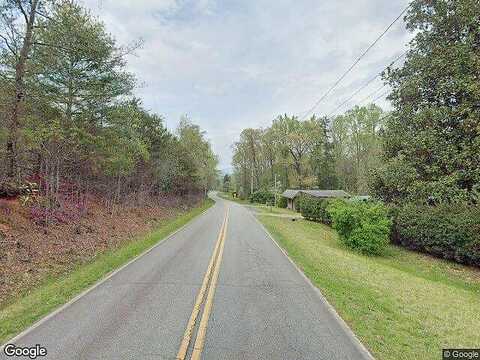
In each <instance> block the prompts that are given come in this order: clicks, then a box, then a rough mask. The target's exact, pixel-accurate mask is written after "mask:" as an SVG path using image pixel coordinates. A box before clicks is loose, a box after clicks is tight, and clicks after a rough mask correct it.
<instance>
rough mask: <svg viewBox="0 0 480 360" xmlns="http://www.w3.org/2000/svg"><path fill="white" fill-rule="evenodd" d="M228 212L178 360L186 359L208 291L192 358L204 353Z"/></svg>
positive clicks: (189, 321)
mask: <svg viewBox="0 0 480 360" xmlns="http://www.w3.org/2000/svg"><path fill="white" fill-rule="evenodd" d="M228 212H229V209H228V208H227V210H226V211H225V217H224V218H223V223H222V227H221V228H220V233H219V234H218V239H217V242H216V244H215V248H214V250H213V254H212V257H211V258H210V262H209V264H208V268H207V272H206V273H205V276H204V277H203V282H202V286H201V287H200V291H199V292H198V294H197V297H196V299H195V305H194V306H193V311H192V314H191V315H190V319H189V320H188V324H187V329H186V330H185V334H184V335H183V339H182V342H181V344H180V349H179V350H178V354H177V357H176V359H177V360H185V358H186V356H187V352H188V346H189V345H190V341H191V339H192V335H193V330H194V328H195V322H196V320H197V317H198V314H199V313H200V310H201V307H202V303H203V300H204V298H205V293H206V292H207V288H208V293H207V298H206V300H205V308H204V310H203V314H202V318H201V320H200V325H199V327H198V332H197V337H196V339H195V343H194V345H193V352H192V356H191V358H190V359H192V360H200V358H201V355H202V350H203V346H204V344H205V335H206V333H207V326H208V319H209V317H210V313H211V311H212V305H213V297H214V295H215V288H216V286H217V282H218V274H219V272H220V264H221V262H222V256H223V248H224V245H225V236H226V233H227V225H228Z"/></svg>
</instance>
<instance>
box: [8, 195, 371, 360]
mask: <svg viewBox="0 0 480 360" xmlns="http://www.w3.org/2000/svg"><path fill="white" fill-rule="evenodd" d="M215 199H216V200H217V203H216V205H215V206H214V207H212V208H211V209H209V210H208V211H207V212H206V213H204V214H203V215H201V216H200V217H198V218H196V219H195V220H193V221H192V222H191V223H190V224H188V225H187V226H186V227H184V228H183V229H182V230H180V231H179V232H177V233H176V234H174V235H173V236H171V237H170V238H169V239H167V240H165V241H164V242H162V243H160V244H159V245H158V246H156V247H155V248H153V249H152V250H151V251H150V252H148V253H147V254H146V255H144V256H142V257H140V258H139V259H137V260H136V261H134V262H132V263H131V264H130V265H128V266H126V267H124V268H123V269H122V270H121V271H119V272H117V273H116V274H115V275H113V276H112V277H110V278H109V279H108V280H106V281H104V282H103V283H101V284H100V285H98V286H96V287H95V288H94V289H92V290H91V291H89V292H88V293H87V294H86V295H84V296H82V297H80V298H79V299H78V300H76V301H75V302H74V303H72V304H70V305H69V306H67V307H65V308H64V309H62V311H60V312H57V313H56V314H55V315H54V316H51V317H49V318H48V319H47V320H45V321H42V322H41V323H40V324H39V325H37V326H36V327H34V328H33V329H30V330H29V331H27V332H26V333H25V334H24V335H22V336H21V337H19V338H17V339H15V344H17V345H21V346H25V345H29V346H33V345H35V344H40V345H42V346H44V347H46V348H47V351H48V355H47V356H46V357H45V358H46V359H62V360H63V359H88V360H90V359H112V360H113V359H115V360H118V359H176V358H177V354H179V350H180V349H181V344H182V339H184V338H185V334H186V330H187V329H188V328H189V320H191V318H192V312H194V309H195V304H196V303H197V305H198V301H199V299H200V300H201V303H200V307H199V308H198V309H199V311H198V316H196V322H195V326H193V327H192V328H191V332H190V335H191V336H190V339H189V340H190V341H187V344H188V349H187V350H188V351H187V353H186V358H187V359H189V358H190V357H191V356H192V351H193V348H194V346H195V345H196V344H200V345H202V344H203V346H200V347H199V349H197V351H196V353H197V355H201V357H202V359H207V360H210V359H212V360H213V359H221V360H225V359H289V360H290V359H295V360H296V359H315V360H317V359H327V360H334V359H342V360H343V359H355V360H357V359H367V358H369V355H368V353H367V352H366V351H365V350H364V348H363V347H362V346H361V345H360V344H359V343H358V341H357V340H356V339H355V338H354V337H353V336H352V334H351V332H350V331H349V330H348V329H347V328H346V327H345V325H344V324H342V322H341V321H339V320H338V318H337V317H336V316H335V315H334V314H333V313H332V311H331V310H330V309H329V306H328V305H327V304H326V303H325V302H324V301H323V299H322V298H321V296H320V295H319V293H318V291H316V290H315V289H314V288H313V287H312V286H311V285H310V284H309V283H308V282H307V281H306V280H305V278H304V277H303V276H302V274H300V273H299V272H298V271H297V269H296V268H295V267H294V266H293V265H292V264H291V263H290V261H289V260H288V258H287V257H286V256H285V255H284V254H283V252H282V251H281V250H280V249H279V248H278V246H277V245H276V244H275V243H274V242H273V241H272V239H271V238H270V237H269V236H268V234H267V233H266V232H265V230H264V229H263V227H262V226H261V225H260V224H259V223H258V222H257V221H256V220H255V219H254V217H253V216H252V214H251V213H250V212H249V211H248V210H247V209H245V208H244V207H242V206H240V205H238V204H235V203H232V202H228V201H224V200H222V199H219V198H217V197H215ZM227 218H228V219H227ZM210 264H211V266H209V265H210ZM208 270H211V271H210V272H209V271H208ZM215 270H216V272H217V275H216V276H215ZM202 284H203V285H204V286H203V288H204V290H205V291H204V294H200V293H201V290H202ZM199 294H200V295H199ZM202 295H203V296H202ZM209 297H210V301H209ZM206 308H208V310H205V309H206ZM190 323H191V321H190ZM199 324H200V327H201V326H202V324H203V326H204V329H203V330H204V331H202V330H200V331H199ZM190 325H191V324H190ZM188 333H189V332H188V331H187V334H188ZM202 333H203V335H202ZM187 338H188V337H187ZM187 340H188V339H187ZM183 343H184V345H185V341H184V342H183ZM4 358H7V357H6V356H5V355H3V353H2V355H0V359H4Z"/></svg>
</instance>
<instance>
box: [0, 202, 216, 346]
mask: <svg viewBox="0 0 480 360" xmlns="http://www.w3.org/2000/svg"><path fill="white" fill-rule="evenodd" d="M210 199H212V198H210ZM212 200H213V201H215V200H214V199H212ZM216 204H217V201H215V203H214V204H212V206H210V207H209V208H208V209H205V210H204V211H202V212H201V213H200V214H198V215H197V216H195V217H194V218H193V219H190V220H189V221H188V222H187V223H185V224H183V225H182V226H181V227H179V228H178V229H177V230H175V231H173V232H172V233H171V234H169V235H167V236H166V237H164V238H162V239H160V240H159V241H158V242H157V243H155V244H154V245H152V246H151V247H149V248H147V249H145V250H144V251H143V252H142V253H140V254H138V255H137V256H135V257H134V258H132V259H130V260H129V261H127V262H126V263H125V264H123V265H121V266H120V267H119V268H117V269H115V270H113V271H111V272H109V273H107V274H106V275H105V276H104V277H102V278H101V279H99V280H98V281H97V282H95V283H94V284H93V285H91V286H90V287H88V288H87V289H85V290H83V291H82V292H81V293H79V294H78V295H76V296H75V297H73V298H72V299H71V300H69V301H68V302H66V303H65V304H63V305H61V306H60V307H58V308H57V309H55V310H53V311H52V312H50V313H48V314H47V315H45V316H44V317H42V318H41V319H39V320H37V321H36V322H34V323H33V324H32V325H30V326H29V327H28V328H26V329H25V330H23V331H22V332H20V333H19V334H17V335H15V336H14V337H12V338H11V339H9V340H7V341H6V342H5V343H4V344H1V345H0V353H2V352H3V349H4V348H5V346H6V345H8V344H11V343H14V342H16V341H18V340H20V339H21V338H22V337H24V336H25V335H27V334H29V333H30V332H32V331H33V330H35V329H36V328H37V327H39V326H40V325H42V324H43V323H45V322H47V321H48V320H50V319H51V318H53V317H54V316H56V315H58V314H59V313H61V312H62V311H64V310H66V309H67V308H68V307H70V306H71V305H73V304H74V303H76V302H77V301H78V300H80V299H81V298H82V297H84V296H85V295H87V294H88V293H90V292H91V291H93V290H95V289H96V288H97V287H98V286H100V285H102V284H103V283H104V282H106V281H107V280H109V279H111V278H112V277H113V276H115V275H116V274H117V273H119V272H120V271H122V270H123V269H125V268H126V267H128V266H129V265H131V264H132V263H134V262H135V261H137V260H139V259H140V258H141V257H143V256H145V255H147V254H148V253H150V252H151V251H153V250H154V249H155V248H157V247H158V246H160V245H162V244H165V242H166V241H167V240H169V239H171V238H172V237H173V236H175V235H176V234H177V233H179V232H180V231H182V230H183V229H184V228H186V227H187V226H189V225H191V223H192V222H193V221H197V220H198V219H199V218H201V217H202V216H203V215H205V214H206V213H207V212H209V211H211V210H212V209H213V208H214V207H215V205H216Z"/></svg>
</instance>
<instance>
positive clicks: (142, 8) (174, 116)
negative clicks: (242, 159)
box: [84, 0, 410, 169]
mask: <svg viewBox="0 0 480 360" xmlns="http://www.w3.org/2000/svg"><path fill="white" fill-rule="evenodd" d="M84 2H85V4H86V5H87V6H88V7H89V8H90V9H91V10H92V12H93V13H94V14H95V15H98V17H99V18H100V19H101V20H103V21H104V22H105V24H106V27H107V30H108V31H109V32H110V33H112V34H113V36H114V37H115V38H116V39H117V40H118V41H119V43H120V44H128V43H131V42H132V41H135V40H138V39H139V38H141V39H143V41H144V45H143V47H142V48H141V49H140V50H138V51H137V52H136V56H130V57H129V65H128V66H129V69H130V71H132V72H134V73H135V74H136V75H137V77H138V79H139V80H140V83H141V86H140V87H139V88H138V89H137V90H136V94H137V96H139V97H140V98H142V99H143V103H144V105H145V107H146V108H147V109H149V110H151V111H153V112H156V113H158V114H162V115H163V116H164V117H165V119H166V124H167V127H168V128H169V129H172V130H173V129H175V127H176V125H177V124H178V121H179V118H180V116H181V115H182V114H188V116H189V117H190V118H191V119H192V121H193V122H194V123H196V124H198V125H200V126H201V127H202V129H204V130H206V131H207V137H208V138H209V139H210V141H211V143H212V145H213V148H214V151H215V152H216V153H217V154H218V155H219V157H220V169H229V168H230V162H231V144H232V143H233V142H234V141H235V140H236V139H237V138H238V135H239V133H240V132H241V130H242V129H244V128H246V127H265V126H268V125H269V124H270V123H271V121H272V120H273V119H274V118H275V117H276V116H277V115H279V114H283V113H287V114H300V113H302V112H304V111H305V110H307V109H309V108H311V107H312V106H313V104H314V103H315V102H316V100H318V99H319V98H320V97H321V95H322V94H323V93H324V92H325V91H326V90H327V89H328V88H329V87H330V86H331V85H332V84H333V83H334V82H335V80H336V79H337V78H338V77H339V76H340V75H341V74H342V73H343V72H344V71H345V70H346V69H347V68H348V67H349V66H350V65H351V64H352V63H353V61H354V60H355V59H356V58H357V57H358V56H359V55H360V54H361V53H362V52H363V51H364V50H365V49H366V48H367V47H368V45H369V44H370V43H371V42H373V41H374V40H375V38H376V37H377V36H378V35H379V34H380V33H381V32H382V31H383V30H384V29H385V28H386V27H387V26H388V24H390V23H391V22H392V21H393V19H395V18H396V17H397V16H398V15H399V14H400V12H401V11H402V10H403V9H404V8H405V7H406V5H407V4H408V2H407V1H406V0H392V1H385V0H349V1H347V0H343V1H341V0H340V1H321V0H196V1H195V0H135V1H133V0H85V1H84ZM409 38H410V36H409V34H408V33H407V32H406V30H405V25H404V23H403V21H398V22H397V23H396V24H395V25H394V27H392V29H391V30H390V31H389V32H388V33H387V35H386V36H385V37H384V38H383V39H382V40H381V41H380V42H379V43H378V44H377V45H376V46H375V47H374V48H373V49H372V50H370V52H369V53H368V55H367V56H366V57H365V58H364V59H363V60H362V61H361V62H360V63H359V64H358V65H357V66H356V67H355V68H354V70H353V71H352V72H351V73H350V74H349V75H348V76H347V77H346V78H345V79H344V80H343V81H342V83H341V85H340V86H338V88H337V89H336V90H335V91H334V92H332V94H331V95H330V96H329V97H328V98H327V99H326V100H325V101H324V102H322V104H321V105H320V106H319V107H318V109H317V111H316V112H317V113H318V114H328V113H330V112H331V111H332V110H333V109H335V107H336V105H338V104H340V103H341V102H342V101H343V100H344V99H345V98H347V97H348V96H349V95H350V94H351V93H352V92H353V91H355V90H356V89H357V88H358V87H359V86H361V85H362V84H363V83H365V82H366V81H367V80H368V79H369V78H371V77H372V76H374V75H375V74H376V73H378V72H379V71H380V70H382V69H383V68H384V67H385V66H386V65H387V64H388V63H389V62H390V61H392V60H393V59H395V58H396V57H397V56H398V55H399V54H401V53H402V52H403V51H405V49H406V47H405V45H406V43H407V42H408V40H409ZM381 86H382V83H381V81H380V80H377V81H375V82H374V83H372V84H371V85H370V86H368V87H367V88H366V89H364V90H362V91H361V92H360V93H359V94H358V96H357V97H356V98H354V99H353V100H352V103H351V106H353V105H355V104H356V103H358V102H359V101H360V100H362V99H364V98H365V97H367V96H368V95H369V94H372V93H373V92H375V91H376V90H377V89H379V87H381ZM383 90H385V89H383ZM383 90H382V91H379V92H378V93H377V94H378V95H381V94H382V93H383ZM375 97H376V96H375V95H374V96H372V97H371V98H375ZM377 104H379V105H381V106H383V107H388V104H387V103H386V102H385V101H384V100H382V99H380V100H378V101H377ZM347 109H348V106H346V107H344V108H343V109H342V110H347Z"/></svg>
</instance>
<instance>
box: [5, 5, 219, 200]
mask: <svg viewBox="0 0 480 360" xmlns="http://www.w3.org/2000/svg"><path fill="white" fill-rule="evenodd" d="M9 3H10V5H11V6H8V7H4V6H0V26H3V25H5V26H7V27H8V28H9V29H10V30H11V32H12V34H15V38H16V40H15V41H16V43H15V44H14V46H13V48H16V49H20V48H22V46H21V44H22V41H23V40H22V39H23V37H25V36H24V32H25V29H24V26H23V24H22V21H23V16H22V14H21V11H20V8H19V6H20V2H14V1H9ZM23 3H24V4H23V5H24V6H25V5H28V3H29V2H28V1H25V2H23ZM42 3H44V2H42ZM26 8H29V7H28V6H27V7H26ZM40 10H41V11H40V12H41V14H38V16H37V24H36V26H34V28H33V30H32V31H33V32H34V34H33V39H34V40H35V41H34V42H33V43H32V44H31V45H32V46H31V49H30V50H29V53H28V54H26V55H27V63H26V71H25V75H24V76H23V79H22V82H23V85H22V86H23V87H24V88H25V89H24V90H25V91H24V93H25V94H26V95H27V96H26V97H25V101H24V104H22V111H21V112H17V113H19V114H20V115H19V116H20V117H21V118H20V119H19V125H18V126H19V129H18V135H17V134H16V133H17V132H16V131H15V138H17V137H18V141H17V146H18V149H17V152H18V154H20V155H19V156H17V159H16V163H17V164H16V165H15V167H17V168H18V169H21V170H19V172H21V173H19V180H21V179H22V178H24V179H25V178H30V177H33V178H39V179H40V180H41V183H42V186H41V190H42V191H43V193H42V195H45V196H46V197H50V198H53V199H57V198H58V195H59V193H61V192H62V186H63V187H65V188H67V189H68V191H73V190H75V192H77V191H80V192H82V191H93V192H95V193H98V194H102V195H106V196H108V197H111V198H112V199H113V202H116V201H120V200H122V198H126V196H127V195H130V194H131V193H134V194H139V193H148V194H150V195H158V194H159V193H161V192H175V193H180V194H185V193H188V192H198V191H200V190H202V191H205V192H206V191H207V190H208V189H209V188H211V187H212V184H213V183H214V182H215V181H216V178H217V172H216V165H217V158H216V156H215V154H214V153H213V151H212V149H211V146H210V143H209V142H208V141H207V140H206V139H205V134H204V133H203V132H202V131H201V130H200V128H199V127H198V126H196V125H193V124H192V123H191V122H189V121H188V119H183V120H182V121H181V124H180V127H179V129H178V134H172V133H170V132H168V131H167V129H166V128H165V126H164V119H163V118H162V117H161V116H158V115H155V114H151V113H149V112H148V111H146V110H145V109H144V108H143V107H142V104H141V101H140V100H138V99H136V98H134V97H133V95H132V90H133V88H134V86H135V82H136V80H135V78H134V76H133V75H132V74H131V73H129V72H128V71H127V67H126V56H127V55H128V54H131V53H132V52H133V51H134V50H135V49H136V47H137V45H135V44H133V45H129V46H127V47H124V46H120V45H119V44H118V43H117V42H116V40H115V39H114V38H113V37H112V36H111V35H110V34H109V33H108V32H107V31H106V29H105V25H104V24H103V23H102V22H101V21H99V20H98V18H97V17H95V16H93V15H92V14H91V12H90V11H89V10H88V9H86V8H84V7H83V6H82V5H80V4H79V3H78V2H76V1H58V2H57V1H55V2H48V6H46V5H45V6H41V7H40ZM12 11H13V12H15V14H17V13H18V14H17V15H18V20H20V21H10V20H12V19H13V20H15V19H16V18H17V17H12V16H10V15H12V14H13V13H12ZM9 19H10V20H9ZM7 20H8V21H9V23H8V24H6V23H5V21H7ZM0 42H2V40H1V39H0ZM12 45H13V44H12ZM13 48H12V49H13ZM12 49H10V50H12ZM4 50H8V49H4V48H2V47H0V118H9V116H10V115H9V111H10V112H11V113H14V112H13V110H12V109H11V108H10V107H9V106H8V105H9V104H10V103H11V102H12V101H13V100H14V99H15V98H14V96H16V95H15V84H16V82H15V71H16V69H17V68H18V66H17V65H18V64H17V62H18V59H17V58H18V56H6V54H7V53H8V51H7V52H6V53H5V51H4ZM17 55H18V54H17ZM11 134H14V132H13V130H10V129H9V128H8V127H7V126H4V123H3V122H2V124H0V145H1V146H2V149H0V163H1V165H0V178H1V177H2V176H3V174H4V173H7V171H6V169H7V166H5V165H6V163H7V162H6V161H4V160H5V156H6V155H4V153H5V154H7V151H6V150H7V148H8V146H6V141H5V138H8V136H9V135H11ZM12 166H13V165H12ZM64 184H65V186H64ZM73 188H75V189H73ZM122 194H125V195H122ZM144 198H145V196H143V195H142V196H139V199H144Z"/></svg>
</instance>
